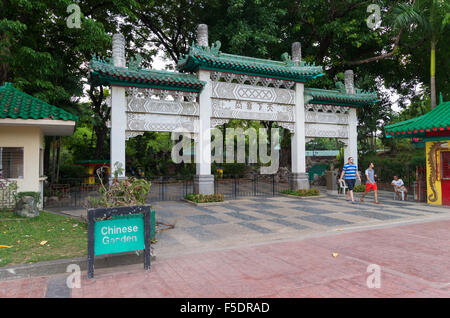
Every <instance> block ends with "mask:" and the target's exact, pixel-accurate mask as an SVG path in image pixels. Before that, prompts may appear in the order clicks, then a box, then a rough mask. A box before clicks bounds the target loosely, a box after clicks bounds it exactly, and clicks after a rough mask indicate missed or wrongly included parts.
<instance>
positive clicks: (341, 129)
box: [305, 123, 348, 138]
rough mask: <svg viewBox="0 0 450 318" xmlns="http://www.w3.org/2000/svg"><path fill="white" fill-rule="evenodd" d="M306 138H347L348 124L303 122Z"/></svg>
mask: <svg viewBox="0 0 450 318" xmlns="http://www.w3.org/2000/svg"><path fill="white" fill-rule="evenodd" d="M305 137H307V138H315V137H318V138H324V137H328V138H348V126H344V125H332V124H331V125H330V124H309V123H306V124H305Z"/></svg>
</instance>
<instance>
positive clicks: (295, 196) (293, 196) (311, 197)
mask: <svg viewBox="0 0 450 318" xmlns="http://www.w3.org/2000/svg"><path fill="white" fill-rule="evenodd" d="M280 196H283V197H287V198H296V199H300V200H304V199H306V200H308V199H320V198H326V197H327V195H323V194H320V195H312V196H299V195H292V194H284V193H280Z"/></svg>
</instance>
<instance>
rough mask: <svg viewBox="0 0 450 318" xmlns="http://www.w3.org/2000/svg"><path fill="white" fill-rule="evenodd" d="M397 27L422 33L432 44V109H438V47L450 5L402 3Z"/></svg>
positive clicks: (424, 0) (438, 0) (433, 0)
mask: <svg viewBox="0 0 450 318" xmlns="http://www.w3.org/2000/svg"><path fill="white" fill-rule="evenodd" d="M394 13H395V14H396V18H395V25H396V26H398V27H399V28H404V29H407V30H411V31H413V30H414V31H416V32H418V33H421V34H422V35H423V36H424V38H426V39H427V40H428V41H429V43H430V49H431V51H430V88H431V109H433V108H435V107H436V46H437V44H438V42H439V40H440V39H441V37H442V35H443V33H444V30H445V28H447V27H448V25H449V21H450V4H449V3H448V2H445V1H443V0H415V1H413V2H412V3H400V4H399V5H398V6H397V7H396V8H395V11H394Z"/></svg>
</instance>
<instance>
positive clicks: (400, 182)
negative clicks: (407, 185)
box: [392, 179, 404, 187]
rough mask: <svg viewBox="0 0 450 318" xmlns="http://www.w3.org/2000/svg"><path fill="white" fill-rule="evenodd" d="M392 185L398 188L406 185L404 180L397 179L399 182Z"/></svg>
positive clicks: (393, 181)
mask: <svg viewBox="0 0 450 318" xmlns="http://www.w3.org/2000/svg"><path fill="white" fill-rule="evenodd" d="M392 183H393V184H394V185H396V186H397V187H401V186H402V185H403V184H404V183H403V180H402V179H397V181H395V180H392Z"/></svg>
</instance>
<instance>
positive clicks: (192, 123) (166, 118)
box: [126, 113, 198, 132]
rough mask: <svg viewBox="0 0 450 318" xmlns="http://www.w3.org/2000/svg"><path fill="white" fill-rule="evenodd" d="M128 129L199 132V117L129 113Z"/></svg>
mask: <svg viewBox="0 0 450 318" xmlns="http://www.w3.org/2000/svg"><path fill="white" fill-rule="evenodd" d="M126 130H127V131H159V132H172V131H185V132H198V119H197V118H195V117H190V116H173V115H161V114H149V113H127V129H126Z"/></svg>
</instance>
